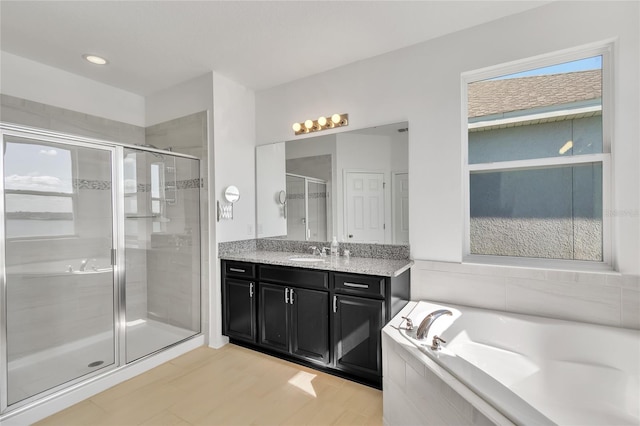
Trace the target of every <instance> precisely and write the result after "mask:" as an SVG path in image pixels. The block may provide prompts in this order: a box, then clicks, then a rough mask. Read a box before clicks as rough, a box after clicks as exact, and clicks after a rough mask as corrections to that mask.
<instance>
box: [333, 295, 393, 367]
mask: <svg viewBox="0 0 640 426" xmlns="http://www.w3.org/2000/svg"><path fill="white" fill-rule="evenodd" d="M333 310H334V322H333V324H334V326H333V338H334V348H335V367H336V368H337V369H339V370H342V371H346V372H350V373H354V374H357V375H359V376H361V377H369V378H373V379H375V378H376V377H377V378H378V379H379V377H380V374H381V371H382V362H381V359H382V346H381V336H380V330H381V329H382V326H383V325H384V301H383V300H374V299H367V298H364V297H355V296H344V295H339V294H336V295H334V300H333Z"/></svg>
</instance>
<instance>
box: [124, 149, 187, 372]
mask: <svg viewBox="0 0 640 426" xmlns="http://www.w3.org/2000/svg"><path fill="white" fill-rule="evenodd" d="M123 156H124V160H123V174H124V240H125V249H124V258H125V269H126V279H125V293H126V302H125V316H126V321H125V324H126V328H125V329H126V332H125V345H124V346H125V351H124V354H123V359H125V360H126V362H127V363H129V362H132V361H135V360H137V359H140V358H142V357H144V356H147V355H150V354H152V353H154V352H156V351H158V350H161V349H163V348H165V347H167V346H170V345H173V344H176V343H178V342H180V341H182V340H184V339H187V338H189V337H191V336H194V335H196V334H198V333H199V332H200V225H199V224H200V203H199V199H200V198H199V192H200V169H199V162H198V160H196V159H192V158H185V157H181V156H179V155H173V154H171V153H167V152H153V151H148V150H147V151H145V150H140V149H135V148H125V149H124V153H123Z"/></svg>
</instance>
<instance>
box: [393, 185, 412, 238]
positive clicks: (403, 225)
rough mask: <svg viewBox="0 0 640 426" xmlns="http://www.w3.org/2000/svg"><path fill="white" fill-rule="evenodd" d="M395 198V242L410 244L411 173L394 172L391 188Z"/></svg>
mask: <svg viewBox="0 0 640 426" xmlns="http://www.w3.org/2000/svg"><path fill="white" fill-rule="evenodd" d="M391 191H392V193H393V194H392V195H391V199H392V200H393V213H392V215H393V242H394V244H409V174H408V173H394V175H393V186H392V188H391Z"/></svg>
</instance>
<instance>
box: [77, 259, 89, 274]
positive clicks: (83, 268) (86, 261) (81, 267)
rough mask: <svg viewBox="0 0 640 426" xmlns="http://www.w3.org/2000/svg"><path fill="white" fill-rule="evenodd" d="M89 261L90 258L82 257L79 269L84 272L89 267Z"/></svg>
mask: <svg viewBox="0 0 640 426" xmlns="http://www.w3.org/2000/svg"><path fill="white" fill-rule="evenodd" d="M88 263H89V259H82V262H80V268H79V269H78V270H80V271H83V272H84V271H85V270H86V269H87V264H88Z"/></svg>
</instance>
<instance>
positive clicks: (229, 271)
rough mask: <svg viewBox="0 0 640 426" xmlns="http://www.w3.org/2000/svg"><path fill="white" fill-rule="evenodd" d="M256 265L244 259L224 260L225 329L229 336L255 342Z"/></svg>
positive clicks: (223, 297) (223, 322) (223, 320)
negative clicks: (245, 261) (242, 260)
mask: <svg viewBox="0 0 640 426" xmlns="http://www.w3.org/2000/svg"><path fill="white" fill-rule="evenodd" d="M255 271H256V265H254V264H251V263H244V262H224V261H223V262H222V300H223V306H224V309H223V316H222V328H223V330H224V333H223V334H225V335H227V336H229V337H231V338H233V339H239V340H242V341H245V342H249V343H255V342H256V337H257V328H256V324H257V323H256V300H257V297H256V291H257V288H256V280H255V275H256V272H255Z"/></svg>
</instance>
